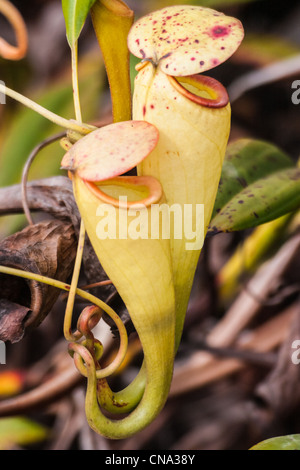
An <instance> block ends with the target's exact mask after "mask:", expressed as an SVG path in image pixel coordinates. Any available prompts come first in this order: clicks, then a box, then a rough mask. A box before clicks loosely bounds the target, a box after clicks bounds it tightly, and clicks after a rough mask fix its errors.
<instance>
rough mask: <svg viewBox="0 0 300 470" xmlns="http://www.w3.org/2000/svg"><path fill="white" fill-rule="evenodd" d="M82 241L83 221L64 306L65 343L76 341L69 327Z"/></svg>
mask: <svg viewBox="0 0 300 470" xmlns="http://www.w3.org/2000/svg"><path fill="white" fill-rule="evenodd" d="M84 240H85V227H84V223H83V221H82V220H81V224H80V231H79V237H78V247H77V254H76V259H75V265H74V270H73V276H72V281H71V286H70V290H69V295H68V301H67V306H66V311H65V320H64V335H65V338H66V340H67V341H76V340H77V339H78V335H74V334H72V330H71V325H72V314H73V308H74V302H75V295H76V290H77V285H78V279H79V274H80V267H81V261H82V255H83V248H84Z"/></svg>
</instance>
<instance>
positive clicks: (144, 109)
mask: <svg viewBox="0 0 300 470" xmlns="http://www.w3.org/2000/svg"><path fill="white" fill-rule="evenodd" d="M145 114H146V106H145V105H144V106H143V117H145Z"/></svg>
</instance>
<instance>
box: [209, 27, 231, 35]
mask: <svg viewBox="0 0 300 470" xmlns="http://www.w3.org/2000/svg"><path fill="white" fill-rule="evenodd" d="M230 27H231V25H229V28H230ZM210 34H211V36H213V37H214V38H221V37H224V36H228V34H230V30H229V29H228V27H226V26H221V25H217V26H214V27H213V28H212V29H211V30H210Z"/></svg>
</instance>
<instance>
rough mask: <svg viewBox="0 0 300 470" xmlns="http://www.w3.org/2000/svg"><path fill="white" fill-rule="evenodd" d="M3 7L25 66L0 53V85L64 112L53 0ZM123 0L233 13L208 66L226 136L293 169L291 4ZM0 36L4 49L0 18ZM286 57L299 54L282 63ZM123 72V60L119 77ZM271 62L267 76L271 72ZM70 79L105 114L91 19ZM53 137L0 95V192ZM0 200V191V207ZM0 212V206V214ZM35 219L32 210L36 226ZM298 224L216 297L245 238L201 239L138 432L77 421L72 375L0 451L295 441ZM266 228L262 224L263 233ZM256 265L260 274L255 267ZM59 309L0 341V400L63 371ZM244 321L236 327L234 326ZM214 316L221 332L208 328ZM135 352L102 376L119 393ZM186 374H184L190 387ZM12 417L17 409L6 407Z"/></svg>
mask: <svg viewBox="0 0 300 470" xmlns="http://www.w3.org/2000/svg"><path fill="white" fill-rule="evenodd" d="M12 3H13V4H14V5H15V6H16V7H18V8H19V10H20V12H21V13H22V15H23V17H24V19H25V21H26V24H27V27H28V34H29V49H28V54H27V56H26V58H25V59H23V60H21V61H19V62H9V61H5V60H4V59H2V58H0V80H2V81H4V82H5V83H6V85H7V86H8V87H10V88H13V89H14V90H16V91H18V92H20V93H22V94H24V95H25V96H28V97H30V98H31V99H33V100H35V101H37V102H38V103H40V104H43V105H44V106H45V107H47V108H48V109H50V110H52V111H54V112H56V113H57V114H60V115H62V116H64V117H66V118H73V117H74V115H73V102H72V87H71V69H70V52H69V47H68V44H67V41H66V34H65V23H64V18H63V15H62V10H61V2H60V0H27V1H26V2H24V1H21V0H19V1H17V0H13V1H12ZM127 3H128V5H129V6H130V7H131V8H132V9H133V10H134V11H135V15H136V18H138V17H139V16H141V15H143V14H146V13H149V12H151V11H153V10H155V9H158V8H162V7H164V6H166V5H172V4H176V3H177V4H191V3H194V4H197V5H202V6H208V7H211V8H215V9H218V10H220V11H223V12H224V13H226V14H228V15H231V16H235V17H237V18H239V19H240V20H241V21H242V23H243V25H244V28H245V40H244V42H243V43H242V45H241V47H240V48H239V50H238V51H237V53H236V54H235V55H234V56H233V57H232V58H231V59H230V60H228V61H227V62H226V63H225V64H223V65H221V66H219V67H217V68H216V69H214V70H211V71H209V75H210V76H213V77H215V78H217V79H218V80H219V81H221V82H222V83H223V84H224V85H225V86H226V87H227V89H228V92H229V96H230V98H231V102H232V132H231V137H230V141H231V142H234V141H236V140H237V139H241V138H250V139H259V140H264V141H267V142H270V143H272V144H274V145H275V146H277V147H279V148H280V149H281V150H282V151H284V152H285V153H286V154H287V155H288V156H289V157H290V158H291V159H292V160H293V162H294V163H295V164H296V163H297V161H298V158H299V154H300V132H299V131H300V129H299V122H300V119H299V118H300V104H299V105H296V104H294V103H293V102H292V94H293V91H294V90H293V88H292V85H293V82H294V81H295V80H300V28H299V22H300V4H299V1H297V0H288V1H286V2H270V0H252V1H251V0H215V1H214V0H202V1H196V0H195V1H192V0H190V1H189V2H184V1H182V0H181V1H177V0H173V1H172V0H164V1H163V0H128V1H127ZM0 36H2V37H5V38H6V39H7V40H9V41H10V42H12V43H13V41H14V37H13V33H12V31H11V28H10V26H9V25H8V23H7V22H6V20H5V19H4V18H3V17H0ZM292 57H294V58H296V57H298V59H297V60H296V61H293V62H290V61H289V59H290V58H292ZM135 64H136V61H135V59H134V58H133V57H132V58H131V75H132V81H133V79H134V75H135V69H134V66H135ZM274 64H276V68H274V69H272V68H270V66H272V65H274ZM116 67H117V64H116ZM258 72H260V73H258ZM79 79H80V93H81V101H82V110H83V119H84V121H85V122H97V121H102V120H110V115H111V103H110V95H109V89H108V84H107V79H106V74H105V69H104V66H103V61H102V57H101V53H100V50H99V46H98V43H97V41H96V38H95V34H94V31H93V28H92V24H91V21H90V20H88V21H87V23H86V25H85V27H84V30H83V32H82V35H81V38H80V42H79ZM58 131H59V129H58V128H57V127H56V126H55V125H53V124H51V123H48V122H47V121H46V120H45V119H44V118H41V117H40V116H37V115H35V113H33V112H32V111H30V110H27V109H25V108H24V107H22V106H21V105H20V104H18V103H16V102H13V101H12V100H11V99H10V98H7V103H6V105H0V188H5V187H7V186H10V185H14V184H19V183H20V179H21V174H22V168H23V166H24V163H25V161H26V159H27V157H28V155H29V153H30V152H31V151H32V149H33V148H34V147H35V146H36V145H37V144H38V143H39V142H40V141H41V140H43V139H44V138H46V137H49V136H51V135H52V134H54V133H56V132H58ZM62 155H63V151H62V149H61V148H60V146H59V144H58V143H54V144H52V145H51V146H49V147H47V148H46V149H44V150H42V151H41V153H40V154H39V155H38V157H37V158H36V160H35V162H34V164H33V165H32V167H31V170H30V175H29V180H35V179H40V178H47V177H51V176H55V175H60V174H62V172H61V171H60V169H59V168H60V161H61V158H62ZM5 197H6V196H5V193H4V192H2V193H1V190H0V206H1V204H2V206H1V207H2V208H3V207H4V208H5ZM4 212H5V210H4V209H2V212H1V214H3V213H4ZM44 218H45V216H44V215H42V214H40V215H37V216H36V218H35V220H44ZM24 226H26V221H25V218H24V216H23V215H3V216H2V217H1V218H0V238H1V239H4V238H5V237H7V236H9V235H10V234H12V233H15V232H16V231H18V230H20V229H22V228H23V227H24ZM299 226H300V222H299V217H298V218H297V217H295V218H293V220H292V221H289V222H288V223H286V224H285V225H284V226H283V228H282V230H281V231H280V233H279V232H278V233H279V235H278V236H277V237H275V239H274V240H273V238H272V240H271V239H270V235H268V237H269V238H268V241H267V243H266V249H265V251H263V252H262V253H260V254H259V255H258V259H257V260H256V261H255V263H254V265H253V266H252V267H251V269H246V266H245V263H243V262H242V263H241V266H240V267H239V268H238V272H237V273H235V276H236V277H235V281H236V285H235V287H234V288H232V287H230V288H228V289H229V290H227V291H226V289H224V288H222V286H221V285H220V284H218V282H219V281H218V279H219V278H220V273H222V272H223V271H222V269H223V268H224V266H225V265H226V264H227V263H228V261H229V260H230V259H231V258H232V257H233V255H234V253H235V252H236V250H237V247H240V246H243V243H244V242H245V240H246V239H247V238H248V237H249V236H250V235H252V233H253V231H251V230H248V231H243V232H235V233H233V234H219V235H217V236H216V237H213V238H210V239H208V240H207V243H206V245H205V250H203V253H202V255H201V259H200V262H199V268H198V270H197V275H196V278H195V285H194V290H193V294H192V297H191V302H190V305H189V310H188V314H187V320H186V326H185V330H184V335H183V341H182V344H181V347H180V350H179V353H178V357H177V359H176V367H175V374H174V387H173V389H172V390H171V393H170V399H169V400H168V403H167V405H166V407H165V408H164V410H163V412H162V413H161V415H160V416H159V417H158V418H157V420H156V421H155V422H154V423H153V424H152V425H151V426H149V428H147V429H146V430H145V431H143V432H142V433H140V434H139V435H137V436H135V437H132V438H130V439H128V440H124V441H121V442H111V441H108V440H106V439H104V438H102V437H101V436H97V435H95V434H94V433H93V432H92V431H91V430H90V429H89V428H88V426H87V424H86V421H85V416H84V390H85V384H84V381H83V380H81V379H80V378H79V377H76V378H72V380H71V381H70V383H69V384H68V386H66V387H65V389H63V390H61V391H60V393H59V394H54V395H53V396H50V397H48V396H41V399H40V402H39V403H38V404H37V406H35V404H34V403H33V405H32V404H30V403H29V402H28V403H27V404H26V403H25V404H24V407H23V408H20V410H23V411H22V416H23V417H22V418H18V419H15V418H14V419H12V418H9V419H8V418H2V419H0V449H1V448H2V447H3V448H17V449H18V448H33V449H66V450H67V449H82V450H84V449H103V450H104V449H113V450H117V449H122V450H125V449H130V450H132V449H135V450H138V449H152V450H153V449H155V450H160V449H176V450H181V449H182V450H185V449H198V450H204V449H215V450H231V449H243V450H246V449H248V448H249V447H251V446H252V445H254V444H255V443H256V442H258V441H260V440H262V439H266V438H268V437H272V436H275V435H281V434H293V433H297V432H298V433H299V432H300V394H299V382H298V385H296V384H297V381H299V378H300V365H299V366H298V367H295V364H292V365H293V366H294V367H291V360H290V357H291V344H292V342H293V340H295V339H297V338H299V339H300V327H299V324H300V319H299V318H300V316H299V285H300V277H299V272H300V269H299V268H300V249H299V243H298V244H296V245H295V244H294V245H291V244H289V242H291V241H293V240H294V238H293V237H294V236H295V235H297V234H299ZM274 230H275V229H272V228H271V233H274ZM276 233H277V232H276ZM283 249H285V250H286V251H282V250H283ZM244 261H245V260H244ZM263 263H264V264H263ZM272 263H273V264H272ZM262 266H263V267H264V268H266V267H267V269H265V270H264V271H261V270H260V268H261V267H262ZM251 283H252V284H251ZM249 286H250V287H249ZM222 289H223V290H222ZM247 289H248V297H247V296H246V297H245V295H246V294H245V292H246V293H247ZM251 289H252V290H251ZM255 289H257V290H255ZM249 292H250V293H249ZM254 293H255V294H254ZM243 296H244V297H243ZM249 299H250V300H249ZM64 306H65V299H62V298H60V299H59V300H58V301H57V302H56V303H55V305H54V307H53V309H52V312H51V314H50V315H49V316H48V317H47V318H46V319H45V321H44V322H43V323H42V324H41V325H40V326H39V327H38V328H37V329H35V330H33V331H31V332H30V333H28V334H27V335H25V337H24V338H23V339H22V340H21V341H20V342H18V343H14V344H10V343H8V345H7V364H6V366H2V365H0V400H1V399H2V401H3V402H4V401H5V400H7V399H8V398H10V399H13V398H16V397H18V395H19V394H21V393H25V392H27V391H30V390H32V389H34V388H36V387H38V386H39V385H41V384H43V383H45V382H46V381H47V380H49V378H50V379H51V378H53V377H55V376H56V375H59V374H60V373H61V371H64V370H65V368H67V369H68V368H70V367H73V363H72V361H71V360H70V358H69V356H68V354H67V352H66V349H67V348H66V346H67V345H66V342H65V341H64V340H63V338H62V323H63V309H64ZM243 315H245V317H247V320H245V322H244V323H243V322H242V323H241V325H238V326H237V324H238V323H239V318H240V317H242V316H243ZM247 315H248V316H247ZM224 319H226V320H225V322H224V323H220V325H221V326H220V328H219V329H220V331H218V330H217V331H215V330H214V328H215V327H216V326H217V325H218V323H219V322H220V321H222V320H224ZM99 328H100V327H99ZM101 328H104V327H101ZM101 328H100V329H99V337H100V336H101V337H102V336H103V335H104V336H105V337H106V338H108V336H109V331H107V329H105V328H104V329H101ZM223 328H224V329H225V331H226V328H228V329H229V330H230V328H232V329H231V330H230V331H233V337H232V338H231V339H230V340H228V341H227V343H226V342H225V343H226V344H225V343H222V342H221V343H220V345H219V346H218V344H219V343H218V338H219V337H220V336H221V332H222V331H224V330H223ZM235 328H236V330H235ZM212 331H214V332H215V333H214V334H215V336H214V340H213V341H212V342H211V343H210V345H211V344H214V345H215V350H214V349H213V347H212V346H210V347H209V346H208V344H207V342H206V337H207V335H209V334H210V333H211V332H212ZM273 333H274V334H273ZM218 335H219V336H218ZM297 335H298V336H297ZM270 338H273V339H270ZM247 342H248V343H247ZM107 344H108V348H110V349H109V350H110V351H111V353H113V351H114V343H113V342H111V340H109V339H107ZM243 345H244V346H243ZM247 345H248V346H247ZM199 354H200V356H199ZM140 356H141V353H140V349H139V346H138V343H137V341H136V339H135V338H134V337H133V341H132V346H131V358H130V359H129V360H128V363H127V364H126V366H124V369H123V371H122V378H121V377H120V376H119V375H118V376H116V377H115V378H114V379H113V386H114V387H118V386H123V385H124V384H125V383H127V382H128V381H129V380H130V379H131V378H132V377H133V376H134V374H135V373H136V371H137V367H138V365H139V364H140V362H141V357H140ZM202 361H203V362H202ZM5 374H6V375H5ZM191 376H192V377H196V379H195V380H194V381H193V380H191V381H190V380H189V377H191ZM182 384H185V385H184V386H182ZM41 394H43V391H41ZM16 409H17V410H19V408H16ZM11 414H18V415H19V411H18V413H11ZM10 432H11V434H10V435H9V436H10V437H9V438H8V437H7V436H8V434H9V433H10Z"/></svg>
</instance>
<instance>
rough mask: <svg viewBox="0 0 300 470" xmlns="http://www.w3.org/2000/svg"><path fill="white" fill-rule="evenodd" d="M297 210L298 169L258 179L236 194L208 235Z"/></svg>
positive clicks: (250, 224)
mask: <svg viewBox="0 0 300 470" xmlns="http://www.w3.org/2000/svg"><path fill="white" fill-rule="evenodd" d="M299 207H300V168H288V169H285V170H282V171H279V172H276V173H273V174H271V175H270V176H267V177H265V178H261V179H259V180H258V181H255V182H254V183H253V184H251V185H249V186H248V187H246V188H245V189H243V190H242V191H240V192H239V193H237V194H236V195H235V196H234V197H233V198H232V199H231V200H230V201H229V202H228V203H227V204H225V206H224V207H223V208H222V209H221V210H220V212H219V213H218V214H217V215H216V216H215V217H214V218H213V220H212V221H211V223H210V228H209V233H211V234H215V233H219V232H232V231H236V230H245V229H247V228H252V227H256V226H257V225H261V224H264V223H266V222H269V221H271V220H274V219H277V218H278V217H281V216H283V215H285V214H287V213H289V212H292V211H295V210H297V209H299Z"/></svg>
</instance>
